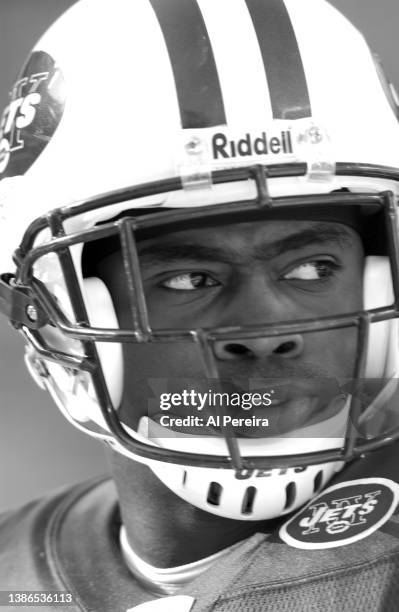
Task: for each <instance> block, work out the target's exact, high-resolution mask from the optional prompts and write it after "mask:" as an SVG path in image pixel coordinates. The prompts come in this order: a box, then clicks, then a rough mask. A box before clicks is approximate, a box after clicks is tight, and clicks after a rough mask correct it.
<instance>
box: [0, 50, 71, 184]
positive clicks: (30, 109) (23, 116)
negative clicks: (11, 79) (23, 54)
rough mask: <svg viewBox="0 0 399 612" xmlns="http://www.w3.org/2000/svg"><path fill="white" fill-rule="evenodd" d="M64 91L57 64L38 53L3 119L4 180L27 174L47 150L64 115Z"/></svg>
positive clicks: (0, 154)
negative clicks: (45, 149)
mask: <svg viewBox="0 0 399 612" xmlns="http://www.w3.org/2000/svg"><path fill="white" fill-rule="evenodd" d="M64 91H65V87H64V79H63V76H62V74H61V72H60V70H59V68H57V67H56V65H55V62H54V60H53V59H52V58H51V57H50V55H48V54H47V53H45V52H44V51H34V52H33V53H32V55H31V56H30V58H29V60H28V62H27V64H26V66H25V68H24V69H23V71H22V74H21V75H20V77H19V79H18V80H17V82H16V83H15V85H14V87H13V88H12V90H11V92H10V102H9V104H8V105H7V107H6V108H5V109H4V112H3V114H2V116H1V119H0V178H3V177H11V176H17V175H22V174H24V173H25V172H26V171H27V170H28V169H29V168H30V166H31V165H32V164H33V162H34V161H35V160H36V159H37V158H38V156H39V155H40V153H41V152H42V151H43V150H44V148H45V147H46V146H47V144H48V143H49V141H50V140H51V138H52V136H53V134H54V132H55V130H56V128H57V127H58V124H59V122H60V120H61V117H62V114H63V111H64V103H65V100H64Z"/></svg>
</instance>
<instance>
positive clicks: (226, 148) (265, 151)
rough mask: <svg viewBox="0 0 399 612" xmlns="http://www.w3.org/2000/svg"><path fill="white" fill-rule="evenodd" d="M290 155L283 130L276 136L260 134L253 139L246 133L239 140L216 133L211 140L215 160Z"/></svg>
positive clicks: (288, 140) (288, 136) (288, 139)
mask: <svg viewBox="0 0 399 612" xmlns="http://www.w3.org/2000/svg"><path fill="white" fill-rule="evenodd" d="M292 153H293V149H292V138H291V132H290V131H289V130H283V131H282V132H280V134H279V135H278V136H276V135H274V136H269V135H268V134H267V132H262V133H261V134H259V135H258V136H255V137H254V136H253V135H251V134H250V133H249V132H248V133H247V134H245V136H244V137H243V138H240V139H239V140H230V139H229V138H228V137H227V136H226V134H223V133H222V132H218V133H217V134H215V135H214V136H213V138H212V154H213V158H214V159H215V160H223V159H231V158H233V157H253V156H256V155H281V154H283V155H292Z"/></svg>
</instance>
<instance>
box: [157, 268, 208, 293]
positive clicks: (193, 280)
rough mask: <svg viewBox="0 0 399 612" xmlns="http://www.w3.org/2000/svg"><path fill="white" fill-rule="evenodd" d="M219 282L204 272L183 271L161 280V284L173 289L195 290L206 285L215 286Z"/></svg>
mask: <svg viewBox="0 0 399 612" xmlns="http://www.w3.org/2000/svg"><path fill="white" fill-rule="evenodd" d="M217 285H219V283H218V282H217V281H216V280H215V279H214V278H212V277H211V276H209V274H206V273H205V272H185V273H184V274H178V275H177V276H172V277H171V278H168V279H167V280H165V281H162V283H161V286H162V287H167V288H168V289H174V290H175V291H195V289H203V288H206V287H216V286H217Z"/></svg>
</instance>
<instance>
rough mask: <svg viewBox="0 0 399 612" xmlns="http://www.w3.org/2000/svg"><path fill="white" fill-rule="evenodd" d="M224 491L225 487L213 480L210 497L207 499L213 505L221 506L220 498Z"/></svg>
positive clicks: (210, 486) (209, 491)
mask: <svg viewBox="0 0 399 612" xmlns="http://www.w3.org/2000/svg"><path fill="white" fill-rule="evenodd" d="M222 492H223V487H222V485H220V484H219V483H218V482H211V484H210V485H209V490H208V497H207V498H206V501H207V502H208V504H210V505H211V506H219V504H220V498H221V495H222Z"/></svg>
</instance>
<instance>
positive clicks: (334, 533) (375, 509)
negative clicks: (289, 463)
mask: <svg viewBox="0 0 399 612" xmlns="http://www.w3.org/2000/svg"><path fill="white" fill-rule="evenodd" d="M398 503H399V485H398V484H397V483H396V482H393V481H391V480H388V479H385V478H364V479H362V480H353V481H350V482H345V483H342V484H339V485H335V486H333V487H330V488H329V489H326V490H325V491H324V492H323V493H322V494H321V495H319V496H318V497H317V498H316V499H314V500H313V501H311V502H310V503H309V504H308V505H307V506H306V507H305V508H303V509H302V510H301V511H300V512H299V513H298V514H296V515H295V516H294V517H293V518H292V519H290V520H289V521H288V522H287V523H286V524H285V525H283V526H282V528H281V529H280V537H281V539H282V540H284V542H286V543H287V544H289V545H290V546H294V547H295V548H303V549H317V548H333V547H336V546H343V545H345V544H350V543H352V542H356V541H357V540H361V539H362V538H365V537H367V536H369V535H371V534H372V533H374V532H375V531H377V529H379V527H381V526H382V525H383V524H384V523H385V522H386V521H387V520H388V519H389V518H390V517H391V516H392V514H393V512H394V511H395V509H396V507H397V505H398Z"/></svg>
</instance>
